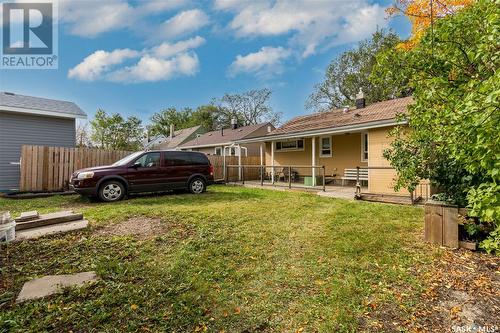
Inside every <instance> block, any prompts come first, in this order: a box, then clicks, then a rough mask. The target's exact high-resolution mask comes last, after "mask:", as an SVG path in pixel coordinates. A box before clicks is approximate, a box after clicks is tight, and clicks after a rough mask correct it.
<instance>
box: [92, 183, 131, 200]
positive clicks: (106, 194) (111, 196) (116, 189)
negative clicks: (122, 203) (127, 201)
mask: <svg viewBox="0 0 500 333" xmlns="http://www.w3.org/2000/svg"><path fill="white" fill-rule="evenodd" d="M98 195H99V199H101V200H102V201H107V202H114V201H119V200H121V199H123V197H124V196H125V186H123V184H122V183H121V182H119V181H117V180H110V181H107V182H105V183H104V184H102V185H101V186H100V187H99V193H98Z"/></svg>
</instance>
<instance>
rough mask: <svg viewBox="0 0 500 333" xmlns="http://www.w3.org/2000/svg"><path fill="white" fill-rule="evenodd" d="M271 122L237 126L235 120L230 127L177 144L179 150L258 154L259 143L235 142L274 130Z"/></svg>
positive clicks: (237, 154)
mask: <svg viewBox="0 0 500 333" xmlns="http://www.w3.org/2000/svg"><path fill="white" fill-rule="evenodd" d="M274 129H275V127H274V126H273V125H272V124H271V123H261V124H255V125H248V126H241V127H240V126H238V125H237V124H236V122H234V123H233V125H232V126H231V127H230V128H222V129H220V130H217V131H211V132H207V133H204V134H200V135H197V136H196V137H195V138H194V139H192V140H190V141H188V142H185V143H183V144H181V145H179V146H178V147H177V148H178V149H181V150H194V151H200V152H203V153H205V154H207V155H220V156H259V153H260V150H259V148H260V144H259V143H253V142H250V143H244V144H239V143H236V141H238V140H243V139H251V138H254V137H262V136H264V135H266V134H267V133H270V132H271V131H272V130H274Z"/></svg>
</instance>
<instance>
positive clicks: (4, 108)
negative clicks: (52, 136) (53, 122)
mask: <svg viewBox="0 0 500 333" xmlns="http://www.w3.org/2000/svg"><path fill="white" fill-rule="evenodd" d="M2 111H5V112H14V113H27V114H34V115H39V116H47V117H56V118H73V119H76V118H80V119H87V116H86V115H85V116H84V115H80V114H73V113H62V112H53V111H46V110H38V109H26V108H17V107H12V106H2V105H0V112H2Z"/></svg>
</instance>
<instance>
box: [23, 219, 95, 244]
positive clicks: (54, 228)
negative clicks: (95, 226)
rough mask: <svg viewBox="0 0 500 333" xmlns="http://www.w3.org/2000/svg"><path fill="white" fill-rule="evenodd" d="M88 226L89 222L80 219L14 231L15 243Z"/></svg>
mask: <svg viewBox="0 0 500 333" xmlns="http://www.w3.org/2000/svg"><path fill="white" fill-rule="evenodd" d="M88 225H89V221H87V220H83V219H81V220H77V221H69V222H63V223H57V224H51V225H46V226H41V227H36V228H29V229H24V230H20V231H17V230H16V241H20V240H24V239H34V238H38V237H42V236H47V235H53V234H56V233H60V232H68V231H73V230H80V229H84V228H86V227H87V226H88Z"/></svg>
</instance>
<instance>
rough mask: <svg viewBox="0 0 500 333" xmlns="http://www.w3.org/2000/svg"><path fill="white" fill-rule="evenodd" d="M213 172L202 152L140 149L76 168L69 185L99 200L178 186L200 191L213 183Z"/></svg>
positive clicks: (174, 188) (175, 188) (120, 197)
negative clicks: (102, 163)
mask: <svg viewBox="0 0 500 333" xmlns="http://www.w3.org/2000/svg"><path fill="white" fill-rule="evenodd" d="M213 171H214V170H213V166H212V165H211V164H210V161H209V160H208V158H207V156H206V155H205V154H203V153H198V152H192V151H159V150H158V151H140V152H137V153H133V154H130V155H128V156H126V157H124V158H122V159H121V160H119V161H118V162H116V163H114V164H112V165H108V166H100V167H94V168H87V169H82V170H78V171H76V172H75V173H73V175H72V176H71V179H70V188H71V189H73V190H74V191H75V192H77V193H80V194H82V195H85V196H89V197H98V198H99V199H100V200H102V201H118V200H120V199H123V197H124V196H125V195H127V194H129V193H138V192H159V191H166V190H177V189H187V190H189V191H191V193H195V194H199V193H202V192H203V191H205V190H206V188H207V186H208V185H210V184H212V183H213V181H214V172H213Z"/></svg>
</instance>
